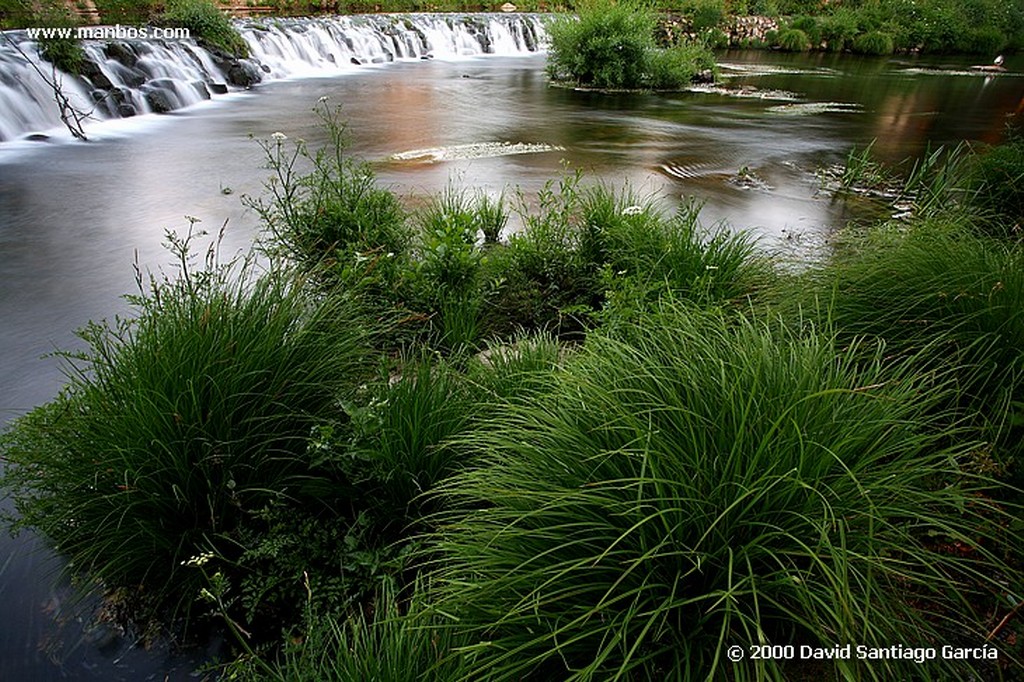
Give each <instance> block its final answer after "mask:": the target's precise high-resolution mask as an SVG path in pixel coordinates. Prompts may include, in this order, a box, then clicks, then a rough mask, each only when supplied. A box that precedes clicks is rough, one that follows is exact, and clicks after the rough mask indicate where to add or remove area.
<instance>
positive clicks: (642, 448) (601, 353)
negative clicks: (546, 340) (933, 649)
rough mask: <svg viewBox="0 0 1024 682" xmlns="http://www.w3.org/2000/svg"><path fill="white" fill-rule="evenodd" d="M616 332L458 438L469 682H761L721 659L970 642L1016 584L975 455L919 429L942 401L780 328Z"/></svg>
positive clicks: (452, 578) (713, 325)
mask: <svg viewBox="0 0 1024 682" xmlns="http://www.w3.org/2000/svg"><path fill="white" fill-rule="evenodd" d="M617 336H618V337H619V338H618V339H616V338H610V337H608V336H605V335H600V334H598V335H591V336H590V337H588V339H587V342H586V344H585V346H584V348H583V349H582V351H581V352H580V353H579V354H578V355H577V357H576V358H574V359H573V360H571V361H570V362H569V363H568V365H567V367H566V369H565V370H564V371H563V372H561V373H560V374H559V378H558V380H557V382H556V385H555V386H553V387H552V388H551V389H549V390H548V391H547V392H546V393H545V397H544V400H543V401H532V402H530V403H526V404H520V405H513V406H510V407H509V409H508V410H506V412H505V414H503V415H502V416H500V417H498V418H495V419H492V420H490V421H489V422H487V423H486V424H485V425H484V426H483V427H482V428H480V429H478V430H476V431H475V432H472V433H471V434H468V435H467V437H466V442H468V443H472V444H473V446H474V447H476V448H478V451H479V457H480V458H481V461H482V463H483V464H482V466H480V467H479V468H477V469H475V470H472V471H469V472H466V473H465V474H462V475H459V476H456V477H454V478H453V479H452V480H450V481H449V482H447V483H445V484H444V485H443V486H441V488H440V489H439V490H440V493H441V494H442V495H443V500H444V503H445V504H446V505H449V506H451V507H452V508H453V509H455V510H461V511H453V512H451V514H450V515H449V516H447V517H446V518H447V520H448V523H447V524H446V525H445V526H444V527H443V529H442V531H441V533H440V534H439V536H438V542H439V545H440V547H441V549H442V550H443V552H444V553H445V555H446V556H447V558H448V562H449V563H447V564H445V568H444V569H443V574H444V577H445V579H446V582H447V585H448V586H449V587H448V589H447V590H446V591H445V593H444V595H443V599H442V601H441V602H440V604H439V605H438V610H439V611H440V612H442V613H450V614H452V615H453V616H455V617H456V618H458V619H459V622H460V624H461V627H463V628H467V629H469V631H470V632H471V633H472V634H473V639H474V641H475V642H477V643H475V644H473V645H470V646H467V647H463V648H462V649H461V651H462V652H463V653H464V654H465V655H468V656H470V657H471V660H475V664H476V666H477V670H476V671H475V678H476V679H493V680H519V679H565V678H567V677H570V676H576V677H579V678H580V679H613V678H616V677H618V678H621V679H691V678H696V677H700V678H702V679H703V678H710V679H717V678H719V677H722V678H726V677H730V678H731V677H733V676H735V678H736V679H766V678H775V677H781V673H780V671H779V669H778V668H777V667H776V666H777V663H776V662H773V661H760V662H752V663H750V664H749V665H745V664H740V665H737V664H734V663H731V662H728V661H727V660H726V659H725V657H724V655H723V652H722V649H723V647H724V644H723V643H727V642H745V643H746V642H756V643H771V644H783V643H798V644H811V645H818V646H826V647H831V646H833V645H834V644H835V643H836V642H858V643H861V644H866V645H868V646H872V645H874V646H886V647H887V646H891V644H892V642H921V641H944V640H943V637H947V638H948V637H949V635H948V633H947V631H946V630H945V629H944V628H946V627H949V628H951V629H952V630H954V631H956V632H958V633H962V635H963V636H964V637H966V638H967V639H968V641H971V642H976V643H980V642H982V641H984V637H985V630H984V629H982V628H983V627H984V626H983V620H984V618H986V614H985V613H984V612H976V611H975V610H974V609H973V608H972V606H971V604H972V602H973V603H977V602H975V600H976V599H977V598H978V596H979V593H981V594H987V595H989V596H990V597H992V596H995V595H998V594H1000V593H1001V592H1002V590H1003V587H1002V586H1001V585H1000V584H999V583H1000V580H1001V577H1002V576H1006V575H1011V576H1013V577H1012V578H1011V581H1012V582H1013V583H1014V584H1017V582H1018V581H1019V574H1017V573H1014V572H1013V570H1012V569H1010V568H1009V567H1008V566H1007V565H1006V564H1004V563H1003V562H1002V561H1001V560H1000V559H999V558H998V557H996V556H995V555H994V553H991V552H988V551H987V550H986V549H985V544H984V543H986V542H991V541H992V540H994V539H997V538H998V537H999V536H1000V534H1001V530H1000V529H999V524H1000V523H1004V522H1006V521H1008V519H1007V517H1006V515H1005V514H1004V513H1003V512H1001V511H1000V510H999V508H998V506H997V505H996V504H994V503H992V502H990V501H987V500H986V498H985V497H983V496H981V495H980V494H979V493H980V491H981V490H982V489H984V488H985V485H986V484H985V483H984V482H983V481H980V480H975V479H973V478H971V477H969V476H966V475H963V474H962V473H961V472H960V471H958V469H957V466H956V463H955V462H956V461H958V460H959V459H961V458H963V457H964V455H965V454H966V450H967V449H968V448H967V447H963V448H959V447H958V448H951V447H948V446H945V445H944V443H946V442H948V441H947V440H946V439H947V438H948V437H949V436H950V435H952V434H951V433H950V432H936V431H935V430H934V427H935V426H936V422H935V421H933V420H932V419H931V417H929V416H928V415H929V413H928V409H929V406H931V405H933V404H934V401H936V400H939V399H941V397H942V396H943V395H944V389H943V388H942V387H941V386H937V385H935V384H934V383H931V382H929V381H926V380H924V379H915V378H912V377H911V376H909V375H907V374H903V373H898V372H896V373H894V372H892V371H889V370H888V369H887V368H886V367H885V362H884V361H883V352H882V351H881V350H878V351H869V350H867V349H864V352H863V353H862V352H858V351H859V350H860V349H859V348H858V347H857V345H856V344H854V345H853V346H848V347H847V349H846V350H844V351H842V352H836V351H835V350H834V347H835V339H834V338H833V337H832V336H831V335H829V334H822V333H819V332H814V331H808V332H805V333H795V332H792V331H790V330H788V329H787V327H786V326H785V325H783V324H781V323H766V324H761V323H758V322H753V321H750V320H746V319H742V318H741V319H734V318H731V317H729V316H725V315H721V314H708V313H697V312H693V311H689V310H685V309H673V308H668V309H667V310H665V311H663V312H662V313H660V314H658V315H654V316H652V317H649V318H644V319H643V320H642V321H640V322H639V323H638V324H637V325H636V326H635V327H634V328H632V329H629V328H623V329H620V330H618V333H617ZM865 354H866V355H867V356H868V357H869V358H870V360H869V361H868V362H864V361H863V358H864V355H865ZM950 477H953V478H954V479H955V480H958V481H959V483H957V484H949V485H937V482H938V481H941V480H949V478H950ZM957 542H962V543H966V544H967V545H969V546H970V548H971V550H970V554H971V555H972V556H969V557H964V556H961V555H959V554H957V553H955V552H945V551H943V550H942V547H943V546H944V545H945V543H957ZM1015 546H1016V545H1015ZM982 557H984V558H983V559H982ZM976 559H977V560H983V561H986V562H991V563H989V564H988V565H989V566H991V567H993V568H992V569H991V570H988V571H986V572H985V573H984V574H981V573H978V572H977V570H976V564H975V560H976ZM995 567H999V568H995ZM1004 571H1006V572H1004ZM978 611H982V610H981V609H979V610H978ZM944 633H946V634H944ZM967 633H969V634H967ZM946 641H948V639H947V640H946ZM872 663H873V664H874V665H873V667H872V669H871V671H870V672H871V675H872V676H875V677H877V678H903V677H908V676H909V677H913V676H916V675H920V674H922V671H927V672H926V673H925V674H927V675H930V676H931V677H932V678H941V677H946V676H948V675H962V674H964V673H965V671H966V670H968V669H970V668H971V666H972V664H971V663H970V662H966V663H964V662H957V661H949V660H933V661H926V662H925V663H923V664H922V665H923V667H922V665H919V664H918V663H915V662H913V661H909V660H886V661H873V662H872ZM855 666H856V663H851V664H849V667H847V666H846V664H844V663H839V664H838V666H837V667H839V668H840V669H842V670H849V671H850V672H851V674H854V673H855V672H856V671H859V672H860V673H864V672H865V670H864V669H863V668H860V667H855Z"/></svg>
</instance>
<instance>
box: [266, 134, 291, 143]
mask: <svg viewBox="0 0 1024 682" xmlns="http://www.w3.org/2000/svg"><path fill="white" fill-rule="evenodd" d="M270 139H272V140H277V141H278V142H284V141H285V140H287V139H288V136H287V135H285V134H284V133H280V132H278V133H271V134H270Z"/></svg>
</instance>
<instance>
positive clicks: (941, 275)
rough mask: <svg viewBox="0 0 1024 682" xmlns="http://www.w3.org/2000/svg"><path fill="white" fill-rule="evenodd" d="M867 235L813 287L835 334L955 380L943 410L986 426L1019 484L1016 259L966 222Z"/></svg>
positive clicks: (1021, 315)
mask: <svg viewBox="0 0 1024 682" xmlns="http://www.w3.org/2000/svg"><path fill="white" fill-rule="evenodd" d="M963 221H964V222H961V223H958V222H953V221H951V220H950V219H949V218H948V217H947V218H944V217H934V218H932V219H930V220H927V221H919V222H918V223H916V224H915V225H913V226H912V227H911V228H909V229H907V230H900V229H896V228H893V227H882V228H877V229H875V230H873V231H871V232H870V233H868V234H867V235H866V236H864V237H862V238H860V239H854V240H853V244H852V245H851V246H848V247H847V249H846V251H845V252H844V253H843V254H841V255H840V256H838V257H837V258H836V260H835V261H834V263H833V264H832V265H831V266H830V267H828V268H826V269H825V270H824V271H823V272H822V273H821V274H820V275H816V277H820V279H819V284H818V286H810V287H809V286H807V284H806V283H804V284H802V285H801V289H802V290H803V291H804V292H821V293H820V294H819V295H820V296H822V297H823V298H824V301H823V305H824V306H825V307H826V313H825V314H827V315H828V316H829V317H830V319H831V320H832V321H833V322H834V323H835V324H836V325H837V326H838V327H839V328H840V329H842V330H843V331H844V333H845V334H848V335H850V336H853V335H870V336H872V337H874V338H877V339H880V340H881V341H883V342H884V343H885V345H886V347H887V349H888V352H889V353H890V355H892V356H893V357H901V358H908V359H910V358H912V359H913V360H914V361H915V362H917V363H924V364H925V365H928V366H930V367H933V368H936V369H940V370H945V371H948V372H950V373H951V374H952V376H954V377H955V379H956V382H957V385H958V393H957V394H956V395H955V396H953V397H952V399H953V402H954V403H955V404H957V405H959V406H960V407H961V408H962V409H966V410H967V413H968V414H971V415H975V416H974V417H973V418H975V419H977V418H979V417H980V418H981V419H982V421H983V422H984V423H985V424H986V428H985V429H984V430H983V431H982V434H981V436H979V437H985V438H987V439H991V440H994V441H995V442H996V443H997V445H998V447H997V449H996V455H997V460H1000V461H1001V462H1002V463H1004V464H1010V463H1011V461H1012V460H1014V459H1016V460H1018V461H1017V463H1016V464H1013V465H1012V466H1013V467H1014V468H1015V470H1016V471H1017V473H1016V474H1015V476H1016V477H1017V478H1016V480H1017V481H1018V483H1020V482H1024V477H1022V475H1024V467H1021V463H1020V458H1021V455H1024V451H1022V449H1021V448H1020V440H1021V436H1022V435H1024V433H1022V427H1024V384H1022V379H1024V354H1022V351H1021V349H1022V348H1024V249H1022V247H1021V245H1020V244H1019V243H1018V244H1013V243H1008V242H1007V241H1005V240H998V239H994V238H991V237H987V236H984V235H979V234H977V230H976V229H974V225H973V224H972V222H971V221H970V219H969V218H966V219H963Z"/></svg>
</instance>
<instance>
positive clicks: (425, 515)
mask: <svg viewBox="0 0 1024 682" xmlns="http://www.w3.org/2000/svg"><path fill="white" fill-rule="evenodd" d="M319 111H320V113H321V114H322V116H323V118H324V125H325V128H326V131H327V135H326V137H327V143H326V144H325V145H324V146H323V147H322V148H312V147H311V146H309V145H307V144H306V143H304V142H301V141H298V142H292V141H291V140H289V139H288V138H287V136H286V135H285V134H284V133H275V134H274V135H273V136H271V139H270V140H267V141H264V142H263V143H261V144H262V149H263V151H264V153H265V154H266V160H267V168H268V171H269V179H268V182H267V185H266V192H265V193H264V195H263V196H262V197H260V198H250V199H248V200H247V204H248V205H249V206H251V207H253V208H254V209H255V210H256V212H257V213H258V215H259V216H260V218H261V219H262V221H263V223H264V234H263V236H262V238H261V240H260V243H259V249H258V251H256V252H254V253H255V254H257V255H258V257H256V256H255V255H254V256H253V257H250V258H246V259H243V260H240V261H236V262H232V263H227V264H219V263H218V262H217V261H216V259H215V257H214V251H209V252H207V253H208V255H207V258H206V260H205V261H203V260H201V259H200V260H197V257H199V256H201V255H202V254H196V253H195V249H194V247H195V244H196V243H197V239H198V238H199V235H198V234H197V233H196V231H195V230H194V226H193V229H190V230H189V231H188V232H187V233H186V234H185V235H184V236H171V237H170V238H169V243H168V246H169V247H170V249H171V252H172V253H173V254H174V255H175V257H176V259H177V268H176V270H175V271H174V272H172V273H170V274H168V275H166V276H165V275H163V274H159V273H158V274H156V275H147V274H144V273H141V272H140V274H139V289H138V291H137V292H136V293H135V294H134V295H132V296H131V297H130V298H129V301H130V302H131V303H132V306H133V313H132V315H130V316H128V317H126V318H124V319H115V320H114V321H111V322H96V323H92V324H90V325H88V326H87V327H86V328H85V329H83V330H82V332H81V333H80V337H81V349H80V350H78V351H74V352H66V353H61V354H60V356H61V358H62V359H63V361H64V367H65V369H66V372H67V375H68V376H67V383H66V386H65V388H64V389H63V390H62V391H61V393H60V394H59V395H58V396H57V397H56V398H55V399H54V400H53V401H51V402H49V403H47V404H46V405H43V406H41V407H39V408H37V409H35V410H33V411H32V412H30V413H29V414H27V415H25V416H23V417H22V418H20V419H19V420H17V421H15V422H14V423H13V425H12V426H11V427H10V428H9V429H8V430H7V431H6V432H5V433H4V434H3V436H2V439H0V457H2V460H3V464H4V474H3V478H2V481H0V483H2V486H3V488H4V490H5V492H6V494H7V495H9V496H11V497H12V498H13V501H14V504H15V506H16V508H17V511H18V518H17V519H15V522H16V524H17V525H18V527H21V528H25V527H30V528H34V529H36V530H38V531H40V532H41V533H42V534H43V535H44V536H45V537H46V538H48V539H49V541H50V542H52V543H53V545H54V546H55V547H56V548H57V549H58V550H59V551H61V552H62V553H64V554H65V555H66V556H67V557H68V559H69V560H70V571H71V572H72V573H74V574H75V575H76V576H77V577H78V578H80V580H78V582H77V584H79V585H80V586H81V587H82V589H83V591H91V592H93V593H98V594H100V595H101V596H102V597H103V599H104V600H105V607H106V608H105V611H106V612H108V613H123V614H125V618H126V620H127V621H128V622H127V623H125V624H126V625H130V624H133V623H134V624H145V623H147V622H148V621H153V622H156V623H158V624H160V625H161V626H162V627H163V628H165V629H166V630H169V631H170V632H171V633H172V634H173V635H175V636H176V637H177V638H178V639H179V640H180V641H187V637H186V635H187V634H192V635H193V636H194V637H197V638H201V637H202V636H204V634H206V633H208V632H210V631H211V629H213V630H214V631H219V632H222V633H226V634H227V635H228V641H229V642H230V644H229V647H228V649H229V651H228V653H229V654H230V655H229V656H228V659H229V660H233V662H231V663H230V664H229V665H228V666H227V667H226V668H224V669H221V670H220V671H219V672H220V673H221V674H222V675H224V676H225V677H226V678H230V679H266V680H294V679H300V680H301V679H310V680H314V679H315V680H345V681H349V680H355V679H409V680H438V681H442V680H444V681H455V680H474V681H476V680H543V681H545V682H546V681H548V680H584V679H591V680H599V679H602V680H603V679H616V678H618V679H659V680H660V679H673V680H675V679H678V680H683V679H692V678H701V679H723V680H724V679H734V680H735V679H744V680H745V679H750V680H753V679H768V678H771V679H783V678H790V679H792V678H796V679H801V678H807V677H809V676H821V675H822V674H826V675H835V676H836V677H842V678H847V677H848V678H857V679H879V680H883V679H904V678H906V679H911V678H917V677H921V676H924V677H927V678H928V679H952V678H954V677H955V678H964V679H967V678H969V677H974V678H977V679H997V678H998V676H999V675H1000V674H1001V673H1003V672H1006V673H1007V674H1009V672H1010V671H1012V668H1013V666H1015V665H1020V661H1021V659H1022V654H1024V651H1022V650H1021V644H1020V642H1022V641H1024V632H1022V631H1021V628H1020V624H1019V622H1018V621H1015V620H1014V617H1013V615H1012V614H1013V613H1014V612H1015V609H1017V610H1018V612H1019V604H1020V598H1021V597H1020V595H1021V594H1022V592H1024V573H1022V568H1021V556H1022V554H1021V550H1022V547H1021V545H1020V538H1021V537H1024V533H1022V531H1024V519H1022V515H1021V503H1022V501H1024V495H1022V490H1021V484H1022V483H1024V481H1022V476H1021V472H1022V470H1024V467H1022V466H1021V461H1022V460H1021V457H1022V455H1024V453H1022V452H1021V448H1020V442H1021V436H1022V435H1024V433H1022V428H1024V391H1022V385H1024V384H1022V383H1021V382H1022V380H1024V374H1022V372H1024V365H1022V359H1021V358H1022V355H1021V353H1022V351H1021V348H1024V321H1022V320H1024V318H1022V317H1021V316H1022V312H1021V311H1022V309H1024V307H1022V306H1024V300H1022V296H1024V279H1022V277H1024V276H1022V274H1021V273H1022V272H1024V268H1022V266H1024V263H1022V259H1024V254H1022V252H1021V248H1022V246H1021V242H1020V240H1019V221H1020V214H1019V201H1018V199H1019V197H1018V196H1017V193H1016V191H1015V190H1016V186H1015V184H1014V183H1013V182H1012V181H1013V179H1015V178H1017V177H1018V176H1019V175H1020V173H1021V168H1018V166H1020V165H1021V164H1020V159H1019V158H1018V157H1019V156H1020V155H1019V153H1018V152H1019V149H1018V148H1017V147H1018V146H1019V144H1020V143H1019V139H1018V138H1016V137H1014V136H1011V137H1010V138H1009V140H1008V142H1007V144H1005V145H1001V146H998V147H994V148H991V149H980V148H979V149H970V148H966V147H965V148H963V149H960V150H955V151H951V152H946V151H942V150H936V151H935V152H934V153H930V154H928V155H926V158H924V159H923V160H921V161H918V162H917V163H916V164H914V165H908V166H907V167H905V168H904V169H903V170H904V171H906V172H905V175H904V177H903V178H902V179H899V183H902V184H899V183H898V178H897V173H896V171H894V170H892V169H888V168H886V167H884V166H881V165H879V164H877V163H875V162H874V161H872V159H871V157H870V154H869V153H868V151H865V152H858V153H853V154H851V157H850V160H849V164H848V168H847V169H846V171H845V172H838V173H837V176H841V177H840V179H839V180H838V181H837V182H836V183H835V190H836V191H837V192H838V193H839V194H841V193H842V192H844V191H853V190H854V188H855V187H858V186H862V185H866V184H871V183H875V184H878V185H885V186H886V187H887V189H886V191H885V192H884V193H883V194H884V195H885V196H887V197H889V199H893V198H895V199H896V200H898V201H899V202H901V204H904V203H905V204H906V205H907V206H909V208H908V209H907V211H906V216H905V217H904V218H903V219H901V220H890V221H887V222H885V223H883V224H879V225H873V226H870V227H864V226H860V227H853V226H851V227H849V228H847V229H845V230H843V231H842V232H841V233H840V234H839V235H838V238H837V240H836V244H835V247H834V251H833V253H832V254H831V257H830V258H829V259H828V260H827V261H826V262H825V263H823V264H821V265H817V266H813V267H808V268H806V269H804V270H803V271H801V272H799V273H787V272H785V271H782V270H780V269H777V268H775V267H774V266H773V264H772V263H771V262H770V261H769V260H768V259H767V257H766V256H763V255H761V254H760V252H759V251H758V249H757V248H756V244H755V243H754V241H753V240H752V239H751V238H750V237H749V236H747V235H745V234H743V233H736V232H731V231H728V230H727V229H726V228H725V227H720V228H715V229H707V228H705V227H703V226H702V225H701V223H700V220H699V214H700V210H699V209H700V207H699V204H697V203H693V202H683V204H682V205H681V206H680V207H679V209H678V210H676V211H675V212H674V213H668V212H665V211H663V210H661V209H660V208H659V204H658V201H657V198H656V197H650V196H644V195H642V194H639V193H637V192H635V191H633V190H631V189H629V188H625V189H615V188H612V187H609V186H606V185H601V184H592V183H589V182H588V181H587V179H586V177H585V176H583V175H582V174H580V173H565V174H563V175H562V176H560V177H557V178H554V179H552V180H551V181H550V182H549V183H548V184H547V185H546V186H545V187H544V188H543V189H542V190H540V191H539V192H538V194H537V195H535V196H531V197H526V196H524V195H522V194H521V193H520V192H517V191H514V190H511V189H510V190H507V191H505V192H504V193H502V194H501V195H499V196H495V195H493V194H492V195H488V194H484V193H483V192H482V191H481V190H477V189H475V188H473V187H463V186H459V185H457V184H455V183H453V184H451V185H450V186H449V187H448V188H447V189H446V190H445V191H444V192H442V193H440V194H439V195H438V196H436V197H432V198H428V199H427V200H426V201H422V200H418V201H416V202H410V203H414V204H415V206H414V207H409V206H408V205H407V203H406V202H403V201H402V200H400V199H399V197H397V196H396V195H395V194H394V193H393V192H392V191H391V190H390V189H388V188H386V187H382V186H381V185H380V184H379V183H378V181H377V179H376V177H375V176H374V173H373V170H372V168H371V167H370V166H368V165H367V164H365V163H363V162H362V161H360V160H358V159H356V158H354V157H352V156H351V155H350V154H349V153H348V149H347V146H346V145H347V138H346V131H345V127H344V124H343V123H341V121H340V118H339V115H338V112H337V111H336V110H333V109H331V108H330V107H329V106H327V105H326V104H324V103H321V105H320V107H319ZM1007 179H1009V180H1010V182H1009V184H1007V182H1006V181H1007ZM896 642H903V643H906V644H907V645H908V646H914V647H941V646H942V645H943V644H949V645H952V646H964V647H973V648H976V649H979V650H983V651H986V652H987V651H989V650H991V651H993V652H996V651H997V652H998V655H999V660H998V661H996V662H994V663H993V662H991V661H986V660H962V659H950V658H944V657H938V658H936V659H933V660H928V661H925V662H924V663H917V662H912V661H910V660H907V659H905V658H897V659H889V660H882V661H873V662H870V663H865V662H864V661H857V660H838V661H831V662H828V663H827V664H824V665H819V664H817V663H815V664H814V665H813V666H811V665H809V664H807V663H801V662H799V661H792V662H785V663H782V662H779V661H774V660H762V661H752V660H750V659H749V658H747V659H745V661H744V662H743V663H740V664H734V663H732V662H731V661H729V660H728V659H727V658H726V652H727V650H728V647H729V646H733V645H739V646H741V647H749V646H751V645H761V644H763V645H776V646H794V647H799V646H801V645H806V646H812V647H832V646H835V645H839V646H843V645H845V644H853V645H862V646H879V647H885V646H890V645H891V644H893V643H896ZM986 646H987V647H991V649H985V647H986ZM748 655H749V650H748ZM823 671H824V673H823Z"/></svg>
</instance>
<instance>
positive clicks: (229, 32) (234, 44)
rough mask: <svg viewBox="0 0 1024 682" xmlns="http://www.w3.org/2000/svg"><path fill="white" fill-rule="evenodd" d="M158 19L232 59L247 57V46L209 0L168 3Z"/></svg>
mask: <svg viewBox="0 0 1024 682" xmlns="http://www.w3.org/2000/svg"><path fill="white" fill-rule="evenodd" d="M160 20H161V22H162V23H163V24H165V25H167V26H181V27H182V28H187V29H189V31H190V33H191V35H192V38H194V39H195V40H196V41H198V42H199V43H200V44H205V45H206V46H208V47H211V48H214V49H219V50H223V51H224V52H227V53H228V54H230V55H232V56H235V57H248V56H249V45H248V44H247V43H246V42H245V40H244V39H243V38H242V36H241V34H240V33H239V32H238V30H237V29H235V27H234V26H233V25H232V24H231V19H229V18H228V16H227V15H226V14H224V13H223V12H221V10H220V8H219V7H217V5H216V3H214V2H212V0H169V2H168V3H167V6H166V9H165V11H164V13H163V15H162V16H161V17H160Z"/></svg>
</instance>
